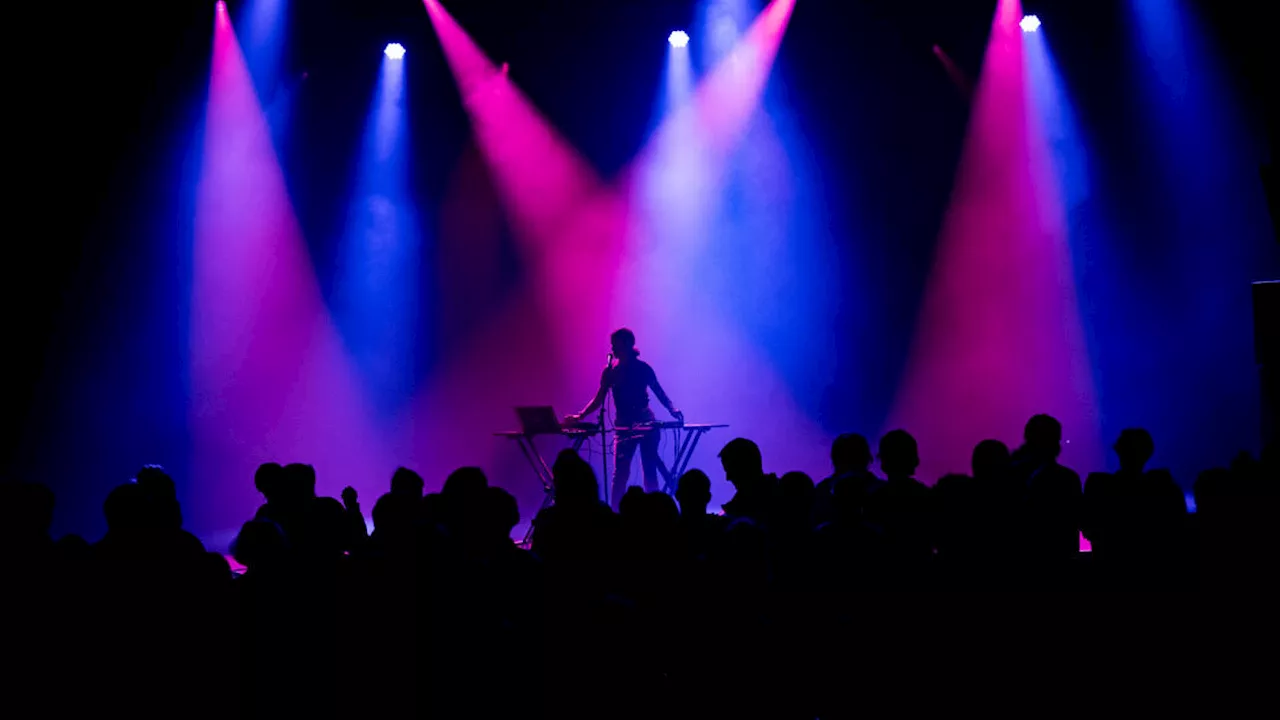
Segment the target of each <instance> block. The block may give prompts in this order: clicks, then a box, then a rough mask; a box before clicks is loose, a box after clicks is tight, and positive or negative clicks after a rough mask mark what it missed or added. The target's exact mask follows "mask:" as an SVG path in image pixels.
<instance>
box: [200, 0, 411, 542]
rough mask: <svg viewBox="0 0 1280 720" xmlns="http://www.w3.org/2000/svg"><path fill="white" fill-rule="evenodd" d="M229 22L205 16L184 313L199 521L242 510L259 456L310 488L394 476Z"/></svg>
mask: <svg viewBox="0 0 1280 720" xmlns="http://www.w3.org/2000/svg"><path fill="white" fill-rule="evenodd" d="M228 15H229V14H228V13H227V12H225V10H221V11H219V12H217V13H215V20H214V42H213V61H212V66H211V69H210V78H209V98H208V106H207V108H206V116H205V129H204V139H203V165H202V168H201V176H200V180H199V186H198V188H197V198H196V214H195V238H194V244H195V247H194V250H193V284H192V300H191V319H190V333H191V335H190V356H191V385H192V393H193V397H192V401H191V413H192V417H191V425H192V432H193V436H194V443H193V444H194V458H193V460H194V462H193V467H194V468H195V471H194V472H195V478H194V481H195V483H196V486H197V488H198V489H197V492H198V493H199V494H200V497H201V504H200V508H201V512H202V514H203V516H204V517H202V518H199V519H198V521H202V524H205V525H208V526H210V527H218V526H220V527H236V526H238V525H239V523H240V522H242V521H244V520H245V519H248V518H249V517H250V516H251V515H252V513H253V511H254V510H255V509H256V507H257V505H258V504H259V503H260V502H261V497H260V496H258V494H257V492H256V491H255V490H254V487H253V471H254V469H255V468H256V466H257V465H258V464H259V463H261V462H265V461H269V460H270V461H278V462H282V463H288V462H306V463H310V464H312V465H314V466H315V467H316V470H317V475H318V485H317V490H318V491H319V492H321V493H323V494H331V495H337V494H338V491H339V490H340V489H341V488H342V487H343V486H344V485H346V484H353V485H355V486H356V487H357V489H358V490H361V491H362V494H366V496H367V497H368V496H373V495H374V493H375V492H380V491H381V490H382V489H385V488H384V486H385V478H387V477H389V476H390V472H391V470H393V469H394V467H393V466H390V465H388V463H387V461H386V458H385V457H384V456H383V454H382V453H381V452H380V451H379V441H378V439H377V437H376V436H375V435H374V433H372V432H371V431H370V429H369V428H370V427H371V425H370V422H369V417H370V415H369V413H368V411H367V408H366V407H365V405H364V402H363V400H362V398H361V396H360V393H359V392H358V389H357V387H358V386H357V384H356V381H355V375H354V373H353V372H352V371H351V368H350V366H349V363H348V361H347V358H346V357H345V356H344V354H343V350H342V346H341V343H340V341H339V338H338V336H337V333H336V331H335V329H334V328H333V326H332V324H331V323H330V321H329V317H328V314H327V313H326V311H325V308H324V305H323V303H322V301H321V297H320V292H319V289H318V287H317V285H316V282H315V278H314V275H313V273H312V271H311V267H310V260H309V258H308V255H307V251H306V247H305V244H304V241H303V237H302V232H301V229H300V227H299V225H298V221H297V218H296V217H295V216H294V212H293V208H292V204H291V201H290V199H289V195H288V191H287V188H286V186H285V182H284V177H283V173H282V171H281V169H280V166H279V163H278V162H277V159H276V155H275V151H274V148H273V147H272V144H271V136H270V133H269V130H268V127H267V122H266V118H265V116H264V114H263V111H262V107H261V105H260V103H259V101H258V98H257V96H256V94H255V92H254V88H253V84H252V80H251V79H250V76H249V72H248V69H247V68H246V65H245V60H244V56H243V54H242V53H241V50H240V46H239V43H238V42H237V40H236V35H235V31H234V29H233V27H232V23H231V19H230V17H229V16H228ZM366 483H367V484H366Z"/></svg>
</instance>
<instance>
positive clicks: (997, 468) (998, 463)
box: [970, 440, 1012, 480]
mask: <svg viewBox="0 0 1280 720" xmlns="http://www.w3.org/2000/svg"><path fill="white" fill-rule="evenodd" d="M1011 462H1012V460H1011V457H1010V455H1009V446H1008V445H1005V444H1004V443H1002V442H1000V441H999V440H983V441H982V442H980V443H978V445H977V447H975V448H974V449H973V459H972V461H971V463H970V465H971V469H972V470H973V477H974V478H976V479H979V480H983V479H987V478H997V477H999V476H1000V475H1001V474H1002V473H1004V472H1006V471H1007V470H1008V469H1009V465H1010V463H1011Z"/></svg>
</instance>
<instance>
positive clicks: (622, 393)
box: [568, 328, 684, 510]
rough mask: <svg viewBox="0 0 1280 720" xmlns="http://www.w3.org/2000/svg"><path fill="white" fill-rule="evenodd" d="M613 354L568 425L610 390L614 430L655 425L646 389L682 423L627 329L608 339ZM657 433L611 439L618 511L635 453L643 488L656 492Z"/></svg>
mask: <svg viewBox="0 0 1280 720" xmlns="http://www.w3.org/2000/svg"><path fill="white" fill-rule="evenodd" d="M609 342H610V345H611V347H612V350H613V351H612V353H610V357H609V366H608V367H606V368H605V369H604V373H603V374H601V376H600V389H599V390H598V391H596V396H595V397H594V398H592V399H591V402H590V403H588V404H587V406H586V407H585V408H583V409H582V412H580V413H578V414H576V415H570V416H569V418H568V420H569V421H570V422H579V421H581V420H582V418H583V417H585V416H587V415H590V414H591V413H593V412H595V411H596V410H598V409H599V408H600V407H601V406H602V405H603V404H604V401H605V397H606V396H607V395H608V393H609V392H610V391H613V405H614V409H615V412H616V413H617V415H616V417H615V418H614V424H615V427H618V428H628V427H636V426H643V425H645V424H648V423H652V422H654V420H655V418H654V415H653V411H652V410H650V409H649V390H650V389H652V390H653V394H654V397H656V398H658V402H660V403H662V406H663V407H664V408H666V409H667V412H669V413H671V417H673V418H675V419H676V421H677V422H684V415H683V414H682V413H681V412H680V411H679V410H677V409H676V407H675V405H673V404H672V402H671V398H669V397H667V393H666V392H664V391H663V389H662V386H661V385H659V384H658V376H657V375H656V374H654V372H653V368H652V367H650V366H649V364H648V363H646V362H645V361H643V360H641V359H640V351H639V350H637V349H636V336H635V333H633V332H631V331H630V330H628V329H626V328H622V329H621V330H618V331H617V332H615V333H613V335H611V336H610V337H609ZM659 438H660V436H659V433H658V431H657V430H650V431H647V432H635V433H619V434H617V435H615V436H614V466H613V467H614V475H613V495H612V497H611V500H612V501H613V506H614V509H615V510H616V509H617V506H618V501H620V500H621V499H622V494H623V493H624V492H626V490H627V483H628V481H629V480H630V479H631V463H632V461H633V460H634V459H635V456H636V450H639V451H640V465H641V468H642V469H643V471H644V489H645V490H646V491H647V492H654V491H656V490H657V489H658V440H659Z"/></svg>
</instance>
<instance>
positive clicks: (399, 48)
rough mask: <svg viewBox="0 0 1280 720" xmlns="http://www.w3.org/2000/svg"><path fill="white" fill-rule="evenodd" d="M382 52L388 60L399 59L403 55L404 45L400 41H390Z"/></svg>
mask: <svg viewBox="0 0 1280 720" xmlns="http://www.w3.org/2000/svg"><path fill="white" fill-rule="evenodd" d="M382 52H383V53H384V54H385V55H386V56H387V58H388V59H390V60H399V59H400V58H402V57H404V46H403V45H401V44H400V43H390V44H388V45H387V49H386V50H383V51H382Z"/></svg>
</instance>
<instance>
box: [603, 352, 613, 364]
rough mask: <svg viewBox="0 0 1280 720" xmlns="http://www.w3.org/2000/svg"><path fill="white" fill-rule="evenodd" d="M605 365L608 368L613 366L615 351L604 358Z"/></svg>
mask: <svg viewBox="0 0 1280 720" xmlns="http://www.w3.org/2000/svg"><path fill="white" fill-rule="evenodd" d="M604 366H605V367H606V368H611V367H613V353H612V352H610V353H609V357H607V358H605V359H604Z"/></svg>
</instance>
